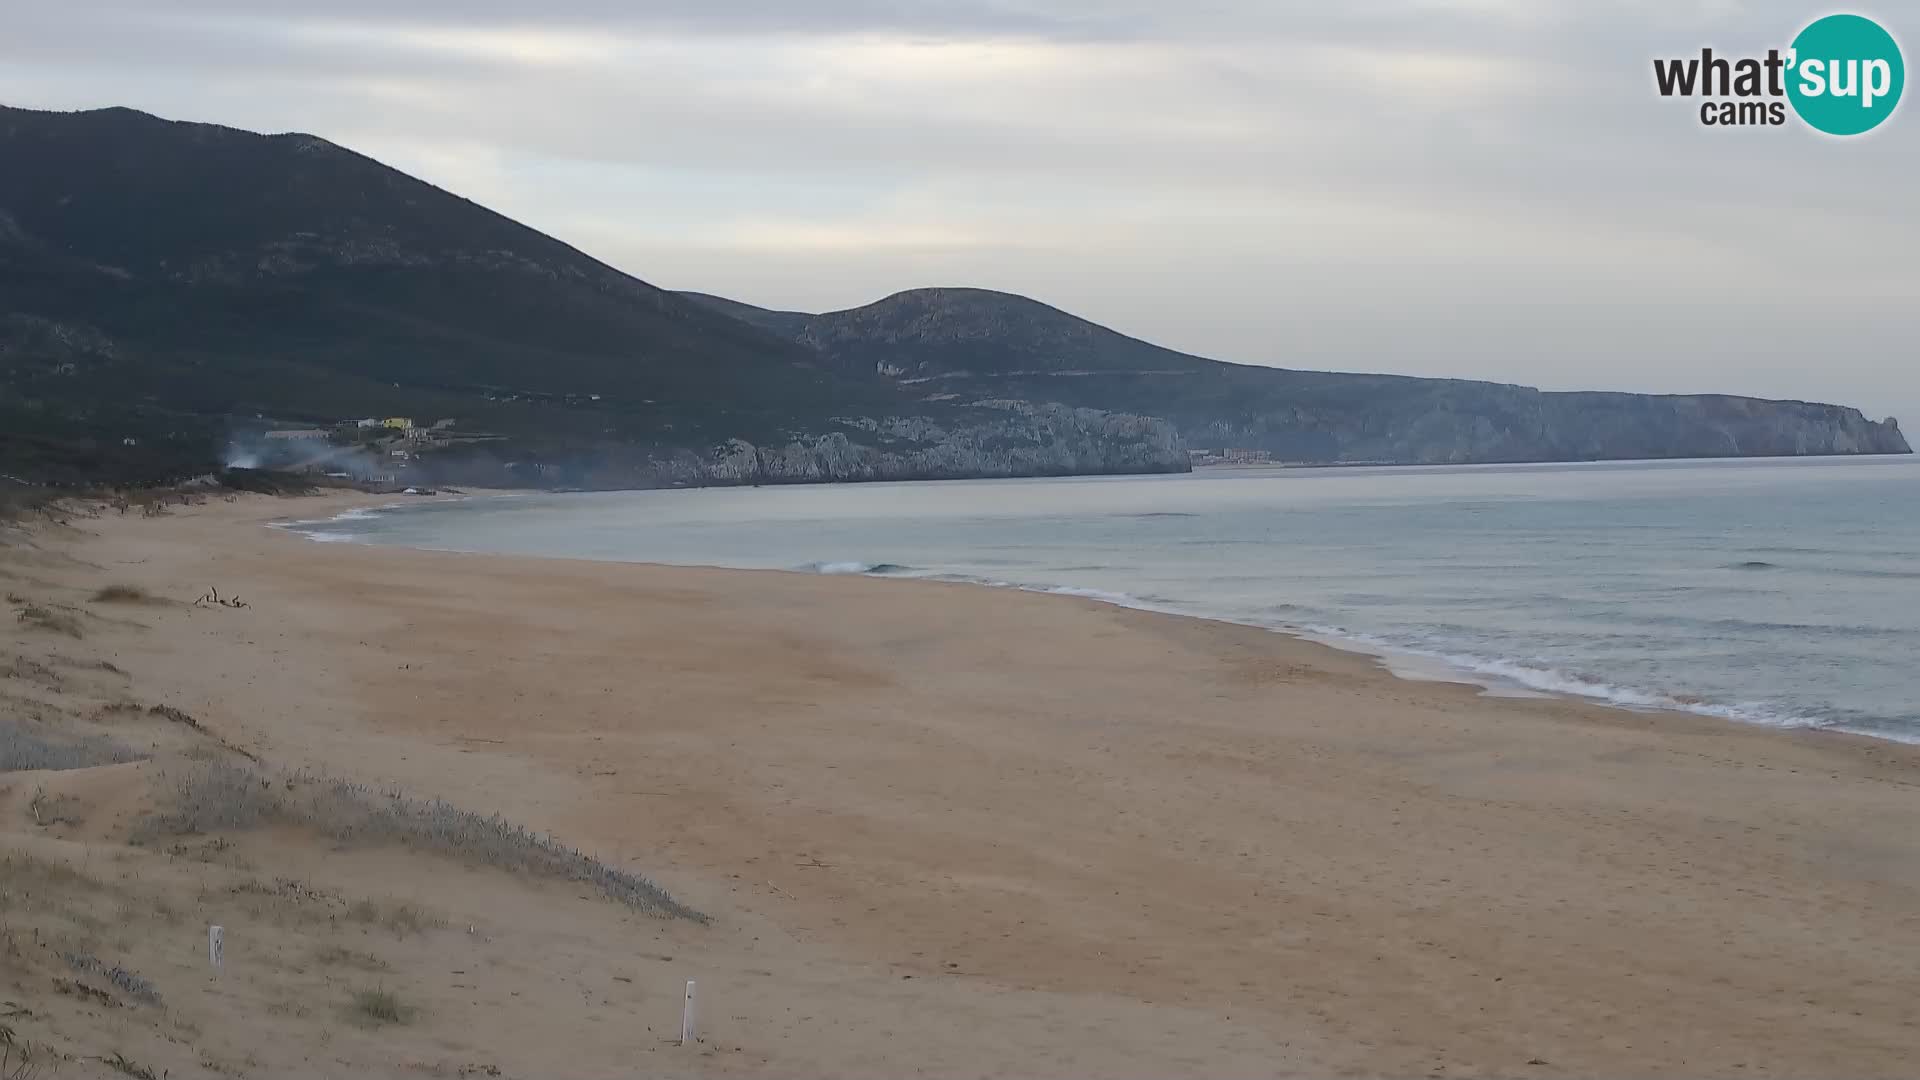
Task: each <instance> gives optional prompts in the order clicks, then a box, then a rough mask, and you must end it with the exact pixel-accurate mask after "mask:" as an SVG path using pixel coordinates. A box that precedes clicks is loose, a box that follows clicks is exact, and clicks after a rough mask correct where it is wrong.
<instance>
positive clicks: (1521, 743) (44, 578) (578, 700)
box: [0, 497, 1920, 1077]
mask: <svg viewBox="0 0 1920 1080" xmlns="http://www.w3.org/2000/svg"><path fill="white" fill-rule="evenodd" d="M342 505H345V503H344V502H343V501H342V499H341V498H338V497H336V498H330V499H316V500H304V501H302V502H300V503H293V504H289V503H286V502H274V501H270V500H245V501H239V502H235V503H222V502H217V501H216V502H213V503H210V504H208V505H205V506H200V507H194V508H190V509H180V510H177V511H175V512H174V513H172V514H170V515H168V516H165V517H160V518H155V519H140V518H136V517H127V518H121V517H118V516H111V517H104V518H100V519H97V520H79V521H76V522H74V524H73V527H72V528H71V529H67V530H60V529H43V530H42V531H40V532H39V533H37V534H36V535H35V537H34V539H33V543H34V544H35V545H37V546H36V547H34V548H32V549H28V548H23V547H21V546H19V545H15V546H14V547H13V548H11V549H9V550H8V551H7V552H6V553H5V554H4V555H0V574H4V575H5V577H4V579H0V585H4V586H5V587H6V588H7V589H8V591H9V592H10V593H12V594H14V595H17V596H19V597H21V598H22V602H23V603H24V602H28V601H32V602H38V603H44V604H52V605H67V607H65V608H58V609H57V610H60V611H67V612H69V613H70V614H71V616H72V617H73V618H74V619H76V620H78V622H79V624H80V630H81V636H80V637H78V638H75V637H72V636H70V635H68V634H65V633H61V632H58V631H56V630H52V629H48V628H46V627H41V626H36V625H32V624H29V623H18V624H9V625H8V626H7V628H6V631H5V636H4V637H0V649H4V650H6V652H5V655H0V664H7V663H12V664H15V671H16V677H13V678H9V679H7V680H6V681H5V682H4V683H3V684H0V688H3V689H4V692H5V694H6V702H5V707H6V708H8V709H11V710H13V711H14V713H15V714H16V715H20V716H27V717H29V719H31V718H33V717H37V718H38V719H37V720H34V721H33V722H35V723H38V724H41V725H43V726H50V727H59V728H60V729H61V730H71V731H76V732H78V731H84V732H88V733H91V734H94V735H96V736H100V737H110V738H115V739H119V740H121V741H122V742H123V743H125V744H126V745H128V746H131V747H134V748H136V749H139V750H140V751H141V752H142V753H143V754H147V755H150V756H152V757H153V760H150V761H146V762H140V763H133V764H119V765H109V766H104V767H98V768H92V769H85V770H70V771H65V772H58V773H52V772H38V773H9V774H0V849H4V851H5V852H8V853H12V854H13V855H14V856H20V857H22V858H21V859H20V861H18V862H15V863H9V864H7V866H8V871H7V872H8V879H7V881H5V882H0V894H4V895H5V896H6V897H7V900H6V903H5V904H4V905H3V906H0V924H3V925H4V926H5V928H6V933H7V935H8V938H7V940H9V941H11V942H12V944H13V947H14V948H13V951H12V952H11V953H9V952H8V951H7V950H5V949H0V999H5V1000H8V1001H16V1002H18V1003H19V1004H20V1005H21V1006H22V1007H25V1008H27V1009H30V1010H31V1012H32V1015H31V1016H30V1017H19V1018H15V1019H0V1022H3V1023H6V1024H9V1025H11V1026H12V1027H14V1028H15V1029H17V1031H18V1033H19V1035H20V1036H22V1037H25V1038H32V1039H37V1040H40V1041H41V1042H43V1043H44V1044H46V1045H47V1046H49V1047H52V1048H54V1049H55V1050H56V1051H57V1052H60V1053H66V1054H71V1055H73V1060H72V1061H71V1062H69V1063H67V1065H65V1066H64V1067H63V1071H62V1073H61V1075H68V1072H67V1070H69V1069H71V1070H74V1071H75V1072H76V1073H77V1074H78V1075H88V1074H89V1073H88V1070H98V1069H104V1068H105V1067H106V1066H104V1065H103V1064H101V1063H100V1062H99V1061H98V1060H95V1059H97V1058H99V1057H105V1056H109V1055H111V1054H112V1053H116V1052H119V1053H125V1054H126V1055H127V1056H128V1057H129V1058H130V1059H133V1060H136V1061H139V1062H142V1063H143V1064H150V1065H152V1066H153V1067H154V1068H155V1069H156V1071H157V1070H158V1069H161V1068H165V1069H170V1070H172V1075H174V1076H183V1075H196V1074H197V1071H206V1072H213V1073H224V1074H228V1075H259V1076H331V1075H340V1074H342V1073H343V1072H344V1071H347V1070H351V1071H353V1072H356V1073H362V1074H371V1075H447V1076H453V1075H462V1072H461V1070H463V1069H477V1070H479V1071H480V1072H481V1073H482V1074H485V1070H487V1069H498V1070H500V1074H501V1075H509V1076H523V1077H546V1076H567V1077H593V1076H630V1075H652V1074H658V1075H710V1074H711V1075H730V1074H746V1075H768V1076H793V1075H822V1076H825V1075H835V1076H842V1075H856V1076H898V1075H903V1074H915V1075H935V1076H988V1075H1018V1076H1085V1075H1112V1076H1164V1075H1174V1074H1186V1075H1211V1076H1268V1075H1331V1074H1339V1075H1390V1076H1413V1075H1422V1076H1424V1075H1444V1076H1462V1075H1474V1076H1556V1075H1594V1074H1606V1075H1687V1076H1705V1075H1716V1076H1755V1075H1789V1076H1804V1075H1838V1074H1845V1075H1855V1076H1868V1075H1878V1076H1899V1075H1907V1074H1910V1073H1911V1072H1912V1069H1913V1063H1914V1062H1915V1061H1916V1060H1920V1027H1916V1022H1915V1020H1914V1019H1913V1015H1914V1014H1913V1010H1912V1002H1913V1001H1914V1000H1915V999H1916V996H1917V994H1920V977H1917V976H1916V974H1915V973H1916V971H1920V916H1916V914H1915V912H1920V903H1916V901H1920V828H1915V827H1914V825H1915V814H1916V810H1915V806H1916V803H1915V797H1916V789H1915V784H1916V775H1917V774H1916V772H1915V766H1916V764H1920V750H1916V749H1915V748H1908V747H1901V746H1896V745H1891V744H1883V743H1873V742H1869V741H1866V740H1861V739H1853V738H1848V737H1843V736H1830V735H1812V734H1789V733H1780V732H1772V731H1764V730H1758V729H1751V728H1742V727H1737V726H1733V725H1726V724H1720V723H1717V722H1709V721H1705V720H1701V719H1699V718H1693V717H1684V716H1670V715H1642V714H1633V713H1626V712H1619V711H1611V710H1603V709H1598V708H1593V707H1589V706H1585V705H1579V704H1574V703H1567V702H1558V701H1542V700H1513V699H1491V698H1486V697H1481V696H1479V695H1478V694H1477V693H1476V692H1475V691H1473V690H1472V689H1471V688H1466V687H1458V686H1449V685H1441V684H1430V683H1409V682H1403V681H1399V680H1396V679H1393V678H1392V677H1390V676H1388V675H1386V674H1384V673H1383V672H1381V671H1379V670H1378V669H1377V667H1376V666H1375V665H1374V664H1373V663H1372V662H1371V661H1369V660H1367V659H1365V658H1362V657H1356V656H1352V655H1349V654H1344V653H1339V652H1336V651H1333V650H1330V649H1326V648H1323V647H1320V646H1317V645H1314V644H1312V643H1308V642H1302V641H1297V640H1293V639H1289V638H1286V637H1282V636H1279V635H1274V634H1269V633H1264V632H1261V631H1257V630H1251V629H1246V628H1241V627H1233V626H1227V625H1222V624H1215V623H1207V622H1202V621H1196V620H1188V619H1182V618H1177V617H1172V616H1164V615H1155V614H1149V613H1142V612H1135V611H1127V610H1122V609H1117V608H1112V607H1107V606H1102V605H1099V604H1096V603H1092V602H1088V601H1081V600H1075V599H1071V598H1064V597H1056V596H1040V595H1033V594H1025V593H1017V592H1009V591H994V590H986V589H978V588H970V587H967V586H959V585H944V584H939V583H930V582H917V581H895V580H876V579H866V578H848V577H815V576H807V575H795V574H782V573H755V572H738V571H707V570H688V569H673V568H661V567H648V566H615V565H607V564H586V563H570V562H562V561H538V560H524V559H508V558H495V557H481V556H463V555H451V554H439V553H421V552H407V551H392V550H375V549H368V548H359V547H352V546H344V545H317V544H311V543H308V542H305V541H303V540H301V539H299V538H297V537H295V536H292V535H288V534H285V533H281V532H276V531H274V530H270V529H266V528H263V527H261V525H262V523H263V522H265V521H266V520H268V519H270V518H272V517H275V516H280V515H287V514H290V513H291V514H297V515H299V516H317V515H318V514H319V513H321V512H325V511H326V510H328V509H330V508H337V507H339V506H342ZM113 582H124V583H128V584H131V585H136V586H139V587H140V588H142V589H144V590H145V591H146V592H148V593H150V594H152V596H153V597H155V598H157V599H158V601H160V602H147V603H135V604H126V603H119V604H108V603H101V602H95V601H92V600H91V599H90V597H92V595H93V594H94V592H95V591H96V590H97V589H99V588H100V587H101V586H103V585H105V584H108V583H113ZM209 586H217V587H218V588H219V589H220V590H221V592H222V594H223V595H234V594H238V595H239V596H241V597H242V598H244V599H245V600H246V602H247V603H248V604H249V605H250V606H249V607H247V608H245V609H213V610H209V609H207V608H204V607H202V608H194V607H192V606H190V605H189V604H188V603H187V602H188V601H191V600H192V599H193V598H194V597H195V596H197V595H199V594H200V593H201V592H203V591H204V590H205V589H206V588H208V587H209ZM15 606H16V607H17V606H19V605H18V604H16V605H15ZM21 661H25V662H26V664H25V666H23V665H22V664H21ZM101 661H105V662H107V663H110V664H111V665H113V670H108V669H105V668H101V667H99V666H98V664H99V663H100V662H101ZM88 665H93V666H88ZM38 671H43V672H46V673H49V674H48V675H42V676H36V675H35V672H38ZM115 702H124V703H129V704H139V705H140V706H142V708H143V709H144V708H145V707H147V706H151V705H153V704H165V705H168V706H171V707H174V708H177V709H180V710H184V712H186V713H187V714H189V715H191V716H192V717H193V718H195V719H196V720H197V721H198V723H199V725H200V726H199V727H198V728H188V727H185V726H184V725H181V724H179V723H175V722H171V721H168V720H166V719H165V718H157V717H155V716H153V714H151V713H148V712H144V711H140V712H136V711H133V710H128V709H123V710H117V711H106V709H105V707H106V706H108V705H111V704H113V703H115ZM240 753H244V754H247V755H252V756H253V757H255V758H257V759H259V765H258V766H255V765H254V764H253V763H251V762H245V764H247V766H248V767H250V768H251V767H258V768H261V769H263V770H266V771H267V772H269V773H272V772H274V771H276V770H301V769H304V770H314V771H319V772H323V773H327V774H330V775H338V776H346V777H351V778H354V779H357V780H360V781H363V782H367V783H371V784H375V785H388V786H393V787H396V788H399V789H403V790H405V791H407V792H409V793H411V794H414V795H417V796H422V797H437V798H444V799H447V800H449V801H451V802H453V803H455V804H458V805H460V806H463V807H466V808H469V809H473V810H478V811H483V812H487V813H495V812H497V813H500V814H502V815H505V816H506V817H507V818H509V819H512V820H514V821H517V822H522V823H525V824H527V825H529V826H531V827H534V828H537V829H540V830H546V831H551V832H552V833H554V834H556V835H557V836H558V837H559V838H561V839H563V840H564V841H565V842H567V843H569V844H572V845H574V846H577V847H580V848H582V849H585V850H588V851H590V852H592V853H594V854H595V855H597V856H599V857H600V858H601V859H603V860H604V861H605V862H606V863H608V864H609V865H612V866H616V867H620V868H623V869H629V870H633V871H636V872H640V873H645V874H647V875H649V876H651V877H653V878H656V879H657V880H659V881H660V882H661V883H662V884H663V885H665V886H666V887H667V888H669V889H670V890H672V891H673V892H674V893H675V894H676V895H677V896H678V897H680V898H681V899H683V900H684V901H685V902H686V903H688V904H689V905H691V906H692V907H694V908H697V909H699V910H700V911H701V912H703V913H705V914H707V915H709V916H711V920H712V921H711V922H710V923H708V924H704V925H702V924H699V923H695V922H692V921H689V920H685V919H669V918H661V917H658V916H656V915H651V914H646V913H642V912H635V911H632V910H629V909H627V908H624V907H622V906H620V905H618V904H616V903H613V902H610V901H608V900H607V899H605V898H604V897H602V896H598V895H596V894H594V893H593V892H592V891H591V890H588V889H584V888H582V887H580V886H579V885H578V884H577V883H574V882H569V881H563V880H552V879H533V878H526V877H516V876H513V875H510V874H508V873H506V872H504V871H501V870H498V869H493V868H488V867H486V866H479V865H473V864H471V863H469V862H466V861H463V860H462V859H460V858H458V857H452V856H443V855H423V854H420V853H418V852H412V851H407V850H404V849H398V848H394V847H391V846H364V845H354V844H344V845H343V844H341V843H339V842H337V841H336V840H330V839H328V838H326V837H325V836H322V835H320V834H318V833H315V832H314V831H313V830H303V829H300V828H290V827H273V828H263V829H256V830H250V831H244V832H237V833H235V834H233V835H231V836H227V835H221V836H199V837H185V838H173V839H166V840H162V841H159V842H154V841H151V840H150V841H149V842H148V843H147V844H146V845H145V846H143V847H140V848H131V847H129V846H127V843H126V842H127V840H128V839H129V838H130V837H132V836H134V835H135V834H136V833H137V832H138V831H139V830H140V827H141V823H142V822H143V821H145V820H147V819H149V818H150V817H151V816H152V815H153V814H154V813H156V812H158V811H159V810H162V809H164V806H165V804H166V803H167V800H168V799H169V798H170V797H171V795H170V793H171V792H172V791H173V790H174V788H175V787H177V784H178V777H179V776H180V775H181V774H182V773H183V772H184V771H187V770H191V769H193V768H197V767H204V766H205V765H206V764H207V763H209V762H211V761H215V760H226V761H240V760H241V759H240V758H239V757H238V755H239V754H240ZM42 793H46V794H47V795H48V796H50V797H54V798H63V799H65V800H66V802H65V803H64V805H65V806H66V807H67V809H68V813H67V814H66V815H64V816H67V817H71V818H73V819H74V821H72V822H71V823H55V824H43V823H36V821H35V819H34V816H33V814H32V812H31V811H30V808H29V806H28V804H29V803H30V802H31V801H32V799H33V798H34V796H35V795H37V794H42ZM43 805H45V804H44V803H43ZM175 847H178V848H179V850H178V851H177V852H176V851H174V850H173V848H175ZM25 856H31V859H30V860H28V859H26V858H24V857H25ZM62 866H64V867H67V868H68V871H67V872H66V873H63V872H62V871H61V870H59V869H58V867H62ZM76 874H77V875H80V876H78V877H74V876H71V875H76ZM289 883H293V884H289ZM302 890H306V891H302ZM396 910H401V911H412V912H413V915H409V916H405V917H396V916H394V915H393V912H394V911H396ZM356 912H357V913H358V914H355V913H356ZM382 913H385V914H382ZM220 920H224V923H223V924H224V925H226V926H228V927H229V931H228V932H229V934H230V935H231V939H230V940H231V944H230V946H229V947H230V949H231V950H232V952H231V955H232V956H233V958H234V959H233V960H232V967H231V969H230V970H228V971H227V972H225V973H223V974H221V975H219V976H215V975H213V974H212V973H211V972H210V971H209V970H208V969H207V966H206V963H205V956H204V950H205V942H204V934H205V925H206V924H207V923H208V922H212V921H220ZM36 932H39V933H40V935H41V938H44V939H49V940H50V939H53V938H56V937H57V938H59V939H60V940H62V941H65V942H69V943H71V942H81V941H84V942H88V943H90V944H91V945H92V946H93V947H94V948H93V951H94V953H95V954H96V955H98V957H99V959H101V960H102V961H103V962H105V963H107V964H114V963H118V964H122V965H124V966H125V967H126V968H128V969H130V970H133V971H136V972H138V973H139V974H140V975H141V976H142V977H143V978H145V979H148V980H151V982H152V983H153V984H154V985H155V986H156V987H157V988H158V991H159V993H160V994H162V995H163V996H164V1001H165V1004H164V1006H150V1005H141V1004H138V1003H133V1002H128V1001H126V1000H123V999H124V994H119V992H118V991H117V990H115V989H114V988H112V987H108V988H107V993H108V994H109V996H110V997H114V998H115V1000H113V1002H112V1004H110V1005H108V1004H101V1003H99V1002H97V1001H92V1000H91V999H88V998H86V997H85V996H84V995H82V996H75V995H74V994H71V993H70V994H64V995H63V994H60V993H56V992H54V986H55V981H56V980H74V979H79V980H81V981H82V982H83V983H85V982H87V981H88V979H89V976H88V975H87V974H86V973H85V972H83V971H80V970H78V969H76V968H74V967H73V966H72V965H71V964H70V963H68V962H67V961H65V960H64V959H62V958H60V957H59V956H57V955H55V952H56V950H53V949H50V948H47V947H45V946H44V945H43V944H41V943H40V941H38V940H36V939H35V938H34V937H33V935H34V934H35V933H36ZM109 953H111V954H112V956H111V958H110V957H109V955H108V954H109ZM689 978H694V979H697V980H699V982H700V985H701V987H702V988H703V990H702V997H703V1001H704V1008H703V1024H702V1030H703V1033H704V1035H705V1037H706V1041H705V1042H704V1043H702V1044H701V1045H699V1046H697V1047H692V1048H681V1047H679V1046H676V1045H673V1042H672V1040H671V1039H670V1038H669V1036H670V1035H672V1034H675V1033H677V1027H678V1021H679V1008H680V995H681V991H682V987H683V986H684V982H685V980H687V979H689ZM92 983H93V984H94V985H98V979H97V978H93V979H92ZM365 990H386V991H389V992H391V993H393V994H394V995H395V996H396V998H397V999H398V1000H399V1001H400V1002H402V1003H404V1004H405V1005H406V1006H407V1009H408V1015H407V1016H406V1018H405V1021H404V1022H399V1023H374V1022H367V1021H366V1018H365V1017H362V1016H358V1015H357V1014H356V1013H355V1011H354V1006H353V995H354V994H355V993H358V992H362V991H365ZM116 994H117V995H118V996H117V997H115V995H116ZM470 1074H471V1073H468V1075H470Z"/></svg>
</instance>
